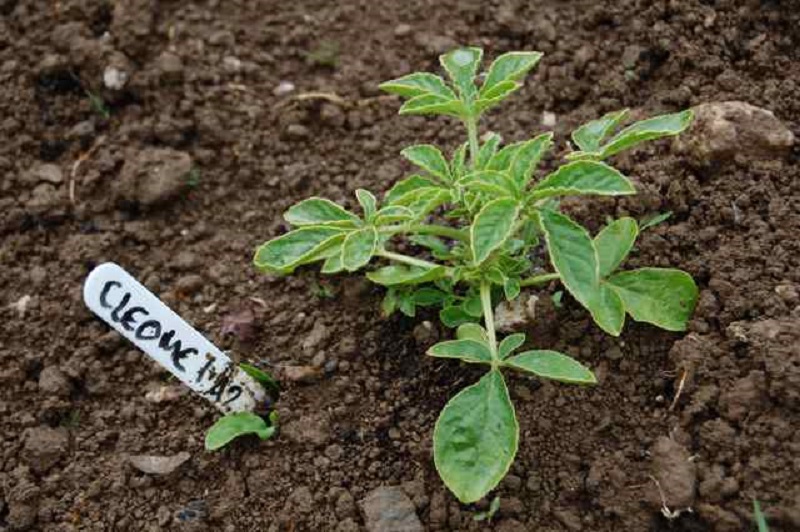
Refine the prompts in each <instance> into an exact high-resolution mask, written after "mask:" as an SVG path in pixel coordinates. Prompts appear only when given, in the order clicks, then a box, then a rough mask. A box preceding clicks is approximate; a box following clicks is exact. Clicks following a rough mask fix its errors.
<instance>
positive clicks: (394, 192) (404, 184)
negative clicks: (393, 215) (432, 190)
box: [383, 175, 438, 205]
mask: <svg viewBox="0 0 800 532" xmlns="http://www.w3.org/2000/svg"><path fill="white" fill-rule="evenodd" d="M436 186H438V184H437V183H436V181H434V180H433V179H431V178H429V177H422V176H420V175H412V176H410V177H407V178H405V179H401V180H400V181H398V182H397V183H395V184H394V185H393V186H392V188H390V189H389V190H388V192H386V194H385V195H384V196H383V202H384V203H385V204H387V205H395V204H402V203H403V198H405V197H406V196H407V195H408V194H410V193H412V192H414V191H415V190H419V189H421V188H429V187H436Z"/></svg>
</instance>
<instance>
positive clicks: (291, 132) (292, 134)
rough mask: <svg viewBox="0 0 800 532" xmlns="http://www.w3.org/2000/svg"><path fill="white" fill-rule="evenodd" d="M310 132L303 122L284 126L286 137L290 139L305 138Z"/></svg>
mask: <svg viewBox="0 0 800 532" xmlns="http://www.w3.org/2000/svg"><path fill="white" fill-rule="evenodd" d="M310 135H311V132H310V131H309V130H308V128H307V127H306V126H304V125H303V124H289V125H288V126H287V127H286V137H287V138H289V139H292V140H303V139H307V138H308V137H309V136H310Z"/></svg>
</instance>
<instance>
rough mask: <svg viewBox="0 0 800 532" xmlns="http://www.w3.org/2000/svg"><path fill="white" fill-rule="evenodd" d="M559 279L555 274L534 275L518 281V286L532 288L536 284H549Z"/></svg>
mask: <svg viewBox="0 0 800 532" xmlns="http://www.w3.org/2000/svg"><path fill="white" fill-rule="evenodd" d="M558 279H560V276H559V275H558V274H557V273H543V274H541V275H534V276H533V277H528V278H527V279H523V280H522V281H520V283H519V285H520V286H533V285H537V284H543V283H549V282H550V281H555V280H558Z"/></svg>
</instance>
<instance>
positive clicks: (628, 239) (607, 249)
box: [594, 217, 639, 278]
mask: <svg viewBox="0 0 800 532" xmlns="http://www.w3.org/2000/svg"><path fill="white" fill-rule="evenodd" d="M637 236H639V225H638V224H637V223H636V220H634V219H633V218H629V217H624V218H620V219H619V220H614V221H613V222H611V223H610V224H608V225H607V226H606V227H604V228H603V230H602V231H600V232H599V233H598V234H597V236H595V237H594V247H595V248H596V249H597V258H598V260H599V271H600V277H601V278H604V277H606V276H608V275H610V274H611V272H613V271H614V270H616V269H617V267H618V266H619V265H620V264H622V261H623V260H625V257H627V256H628V253H630V251H631V249H632V248H633V244H634V242H636V237H637Z"/></svg>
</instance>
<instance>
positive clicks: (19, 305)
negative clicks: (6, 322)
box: [8, 294, 33, 318]
mask: <svg viewBox="0 0 800 532" xmlns="http://www.w3.org/2000/svg"><path fill="white" fill-rule="evenodd" d="M32 300H33V298H32V297H31V296H30V295H29V294H25V295H24V296H22V297H20V298H19V299H17V300H16V301H14V302H13V303H10V304H9V305H8V308H10V309H13V310H15V311H16V312H17V316H18V317H19V318H24V317H25V314H27V313H28V307H29V306H30V304H31V301H32Z"/></svg>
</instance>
